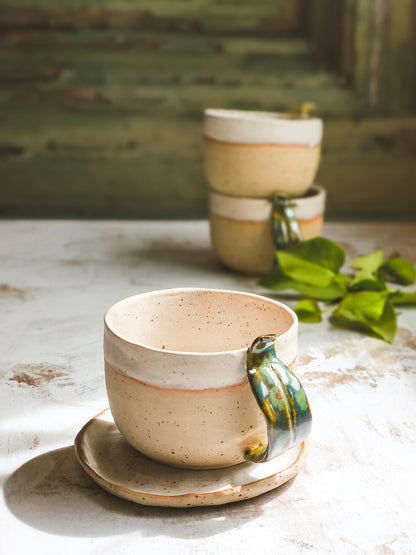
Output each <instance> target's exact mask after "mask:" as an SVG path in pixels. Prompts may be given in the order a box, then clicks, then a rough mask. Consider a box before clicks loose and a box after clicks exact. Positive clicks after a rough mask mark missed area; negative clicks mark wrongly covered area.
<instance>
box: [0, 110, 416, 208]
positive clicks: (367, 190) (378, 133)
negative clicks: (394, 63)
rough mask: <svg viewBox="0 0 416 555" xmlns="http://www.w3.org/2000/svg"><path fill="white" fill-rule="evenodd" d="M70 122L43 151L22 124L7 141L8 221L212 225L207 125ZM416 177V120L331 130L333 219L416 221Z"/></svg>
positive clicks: (4, 199)
mask: <svg viewBox="0 0 416 555" xmlns="http://www.w3.org/2000/svg"><path fill="white" fill-rule="evenodd" d="M66 116H67V120H66V121H67V123H68V127H66V126H65V125H59V123H57V122H56V118H54V117H51V120H50V122H49V126H47V127H45V130H44V133H45V134H44V137H43V138H44V141H43V142H42V140H40V139H39V137H38V138H37V142H36V141H35V140H34V137H35V135H37V134H38V133H37V128H36V126H35V125H34V124H33V125H32V126H31V132H30V133H29V132H28V128H27V127H24V126H23V125H22V123H20V126H19V125H16V127H15V131H16V133H15V137H16V139H18V140H17V141H16V142H14V143H13V142H8V143H7V142H5V141H4V140H3V138H1V139H0V144H1V145H3V148H2V149H1V148H0V174H1V183H2V187H1V199H0V205H1V207H2V208H1V210H2V212H1V215H2V216H9V217H12V216H28V215H30V216H32V217H47V216H51V215H54V216H58V217H114V218H115V217H117V218H119V217H120V218H176V217H180V218H192V217H204V216H206V215H207V192H206V182H205V179H204V176H203V170H202V160H201V127H200V122H198V121H192V120H189V121H187V122H185V123H183V126H182V128H181V133H179V134H178V133H177V125H176V122H175V121H163V122H162V121H155V120H153V119H151V118H146V119H142V118H140V117H136V118H130V117H122V118H120V119H119V121H118V122H117V123H114V122H111V121H110V122H109V121H107V120H106V121H103V120H101V121H100V120H97V126H96V127H95V128H93V127H92V126H91V124H90V123H88V124H87V125H85V126H84V127H83V126H82V125H80V126H79V127H77V124H76V123H75V122H74V121H73V122H72V126H71V125H70V123H69V122H70V119H71V117H70V114H66ZM61 121H62V122H63V121H64V120H61ZM90 122H91V120H90ZM24 141H26V142H24ZM25 144H26V145H27V148H26V149H25V147H24V145H25ZM22 145H23V146H22ZM31 145H36V146H35V147H33V148H31ZM19 148H23V150H19ZM415 176H416V118H391V119H388V120H387V119H383V118H381V119H377V120H375V119H367V120H362V121H359V122H353V121H351V120H341V121H337V120H334V121H328V122H327V124H326V126H325V142H324V149H323V161H322V165H321V169H320V172H319V178H318V181H319V182H320V183H322V184H323V185H324V186H325V187H326V188H327V190H328V207H327V217H328V218H329V219H333V218H339V217H342V218H367V217H371V218H373V217H375V218H386V217H390V218H397V217H399V218H407V219H409V218H414V217H415V216H416V187H415ZM392 184H393V185H392Z"/></svg>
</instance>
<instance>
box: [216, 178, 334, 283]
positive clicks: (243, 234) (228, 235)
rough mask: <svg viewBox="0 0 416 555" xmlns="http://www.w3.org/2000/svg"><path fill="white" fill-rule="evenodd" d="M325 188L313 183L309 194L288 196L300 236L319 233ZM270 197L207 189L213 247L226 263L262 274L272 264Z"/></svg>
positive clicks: (246, 271)
mask: <svg viewBox="0 0 416 555" xmlns="http://www.w3.org/2000/svg"><path fill="white" fill-rule="evenodd" d="M325 198H326V192H325V189H323V187H320V186H319V185H314V186H313V187H312V188H311V189H310V191H309V192H308V194H306V195H304V196H303V197H300V198H294V199H291V200H290V204H291V205H292V206H293V211H294V215H295V217H296V219H297V221H298V224H299V228H300V233H301V237H302V239H305V240H306V239H312V238H313V237H317V236H319V235H320V234H321V230H322V223H323V215H324V210H325ZM272 210H273V201H272V200H271V199H257V198H245V197H233V196H230V195H222V194H219V193H216V192H213V191H212V192H211V193H210V232H211V242H212V244H213V247H214V250H215V252H216V254H217V256H218V258H219V259H220V260H221V262H222V263H223V264H225V265H226V266H227V267H229V268H231V269H232V270H235V271H237V272H241V273H244V274H251V275H263V274H266V273H267V272H270V270H271V269H272V267H273V263H274V259H275V250H276V245H275V239H274V236H273V228H272V221H271V218H272Z"/></svg>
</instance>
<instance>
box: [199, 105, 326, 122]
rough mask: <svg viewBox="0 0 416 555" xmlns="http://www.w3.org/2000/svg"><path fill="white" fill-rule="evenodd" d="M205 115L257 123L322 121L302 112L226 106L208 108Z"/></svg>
mask: <svg viewBox="0 0 416 555" xmlns="http://www.w3.org/2000/svg"><path fill="white" fill-rule="evenodd" d="M204 115H205V117H215V118H218V119H228V120H233V119H234V120H240V121H241V120H244V121H247V122H252V123H255V122H256V121H257V122H262V121H266V120H268V121H271V122H279V123H294V122H297V123H299V122H304V123H309V122H321V121H322V120H321V118H316V117H311V116H302V115H301V114H299V115H298V114H296V113H290V112H263V111H255V110H253V111H251V110H247V111H246V110H227V109H225V108H206V109H205V110H204Z"/></svg>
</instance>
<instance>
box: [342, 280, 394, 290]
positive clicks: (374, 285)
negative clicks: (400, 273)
mask: <svg viewBox="0 0 416 555" xmlns="http://www.w3.org/2000/svg"><path fill="white" fill-rule="evenodd" d="M385 290H386V285H385V284H384V283H383V282H382V281H380V280H379V279H362V280H359V281H355V280H354V281H353V283H352V285H351V291H385Z"/></svg>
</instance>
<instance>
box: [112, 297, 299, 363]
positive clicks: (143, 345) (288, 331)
mask: <svg viewBox="0 0 416 555" xmlns="http://www.w3.org/2000/svg"><path fill="white" fill-rule="evenodd" d="M205 291H206V292H211V293H220V294H230V293H231V294H233V295H241V296H243V297H246V298H249V299H253V300H256V299H257V300H261V301H263V302H265V301H266V302H267V303H270V304H271V305H274V306H276V307H279V308H280V309H282V310H284V311H285V312H286V313H287V314H288V315H289V316H290V317H291V318H292V322H291V324H290V326H289V327H288V328H287V329H286V331H284V332H283V333H281V334H279V335H278V336H277V340H278V341H279V342H280V341H282V342H284V341H285V339H286V338H289V337H290V336H291V334H292V333H293V331H292V330H293V328H294V326H296V325H297V321H298V319H297V316H296V313H295V312H294V311H293V310H292V309H291V308H290V307H288V306H287V305H285V304H283V303H281V302H279V301H275V300H274V299H270V298H268V297H264V296H262V295H257V294H255V293H247V292H244V291H233V290H231V289H210V288H203V287H178V288H173V289H159V290H156V291H148V292H146V293H139V294H138V295H131V296H130V297H126V298H124V299H121V300H120V301H118V302H117V303H115V304H113V305H112V306H110V308H109V309H108V310H107V311H106V313H105V315H104V325H105V327H106V329H107V330H108V331H109V332H110V333H111V334H112V335H114V336H115V337H117V338H118V339H120V340H122V341H123V342H124V343H126V344H129V345H133V346H135V347H140V348H144V349H146V350H149V351H154V352H157V353H164V354H169V355H179V356H184V355H186V356H187V357H191V356H195V357H201V356H218V355H219V354H230V353H231V354H233V353H236V354H237V353H245V352H246V351H247V349H248V347H249V346H250V345H247V346H245V347H242V348H240V349H228V350H220V351H201V352H199V351H180V350H177V351H174V350H171V349H160V348H158V347H153V346H151V345H148V344H146V343H141V342H139V341H134V340H132V339H131V338H129V337H127V336H126V335H125V334H123V333H121V332H120V331H118V330H117V329H116V327H115V326H114V325H113V324H112V323H111V315H112V312H113V311H115V309H116V308H119V307H120V306H121V305H123V304H126V305H127V304H128V303H131V302H132V301H133V300H134V299H139V298H145V297H152V296H155V297H156V296H163V295H171V294H182V293H198V292H205ZM272 332H273V330H270V333H272ZM254 339H256V338H255V337H253V341H254Z"/></svg>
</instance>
